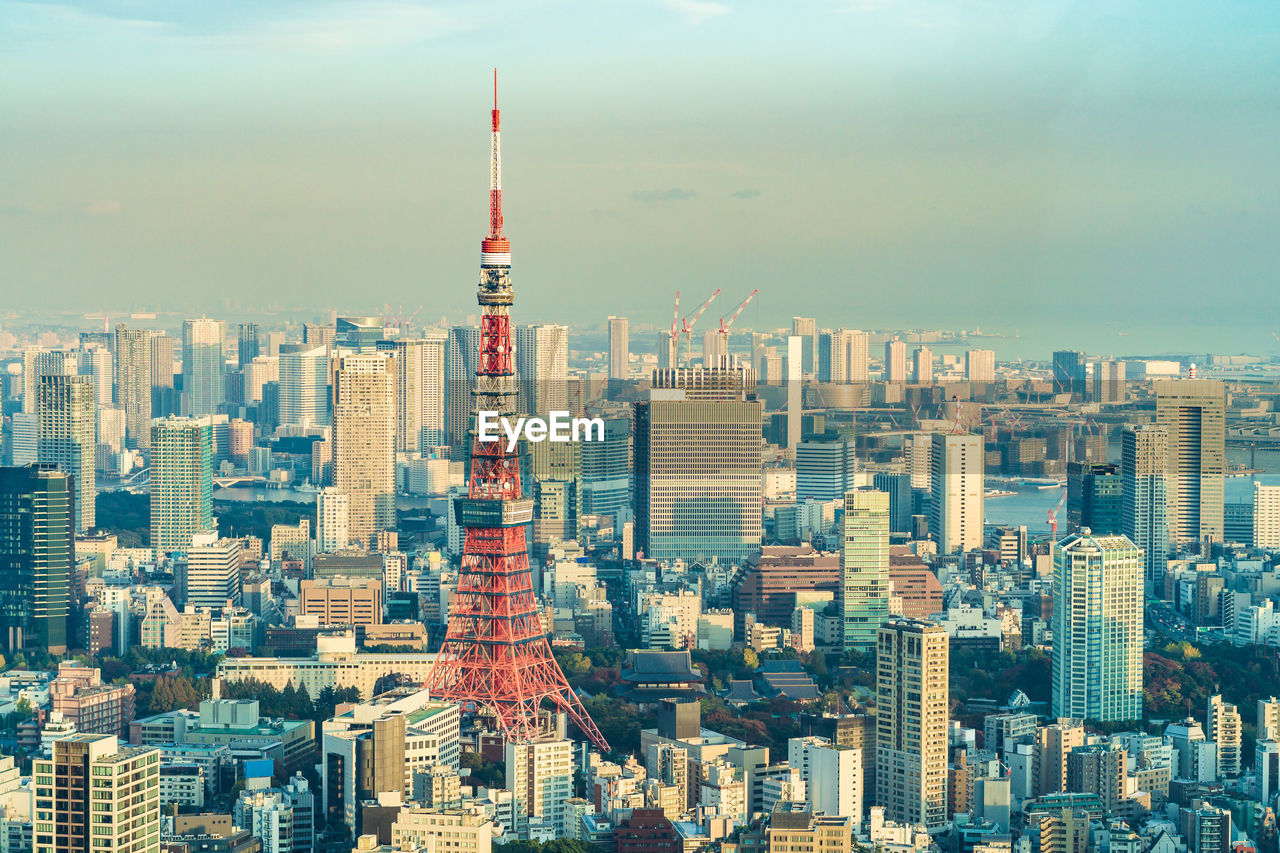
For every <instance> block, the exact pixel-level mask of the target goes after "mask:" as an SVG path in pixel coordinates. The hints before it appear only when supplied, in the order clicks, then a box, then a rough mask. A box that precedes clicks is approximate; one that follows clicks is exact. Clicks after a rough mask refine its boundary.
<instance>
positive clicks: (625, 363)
mask: <svg viewBox="0 0 1280 853" xmlns="http://www.w3.org/2000/svg"><path fill="white" fill-rule="evenodd" d="M630 338H631V321H629V320H628V319H627V318H626V317H614V316H612V315H610V317H609V378H610V379H630V378H631V368H630V362H631V340H630Z"/></svg>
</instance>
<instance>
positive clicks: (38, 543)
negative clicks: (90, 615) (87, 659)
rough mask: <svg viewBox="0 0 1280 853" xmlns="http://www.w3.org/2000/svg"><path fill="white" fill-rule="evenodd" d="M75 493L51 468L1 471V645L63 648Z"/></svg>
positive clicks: (9, 649)
mask: <svg viewBox="0 0 1280 853" xmlns="http://www.w3.org/2000/svg"><path fill="white" fill-rule="evenodd" d="M74 513H75V493H74V491H73V488H72V483H71V478H70V477H68V476H67V474H66V473H65V472H62V471H59V470H57V469H56V468H54V467H52V466H50V465H27V466H24V467H22V468H0V642H2V643H3V644H4V650H5V651H6V652H9V653H12V652H14V651H17V650H19V649H23V648H28V647H31V648H43V649H45V650H47V651H49V652H51V653H53V654H62V653H64V652H66V650H67V615H68V613H69V612H70V606H71V572H72V568H73V564H74V561H75V541H74V540H75V531H74V530H73V529H72V519H73V517H74Z"/></svg>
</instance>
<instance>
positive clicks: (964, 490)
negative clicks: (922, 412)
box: [929, 433, 986, 554]
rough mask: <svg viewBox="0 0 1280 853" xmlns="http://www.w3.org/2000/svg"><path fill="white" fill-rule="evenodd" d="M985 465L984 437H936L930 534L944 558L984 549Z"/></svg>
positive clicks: (932, 475)
mask: <svg viewBox="0 0 1280 853" xmlns="http://www.w3.org/2000/svg"><path fill="white" fill-rule="evenodd" d="M983 461H984V460H983V448H982V436H980V435H944V434H942V433H934V434H933V444H932V448H931V452H930V456H929V469H930V475H929V490H930V500H929V532H930V534H931V535H932V536H933V538H934V541H936V542H937V543H938V553H940V554H954V553H956V552H957V551H968V550H971V549H973V548H981V547H982V523H983V498H984V497H985V495H986V490H985V488H984V484H983Z"/></svg>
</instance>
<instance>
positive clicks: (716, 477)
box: [635, 368, 763, 563]
mask: <svg viewBox="0 0 1280 853" xmlns="http://www.w3.org/2000/svg"><path fill="white" fill-rule="evenodd" d="M750 376H751V374H750V372H749V371H746V370H744V369H742V368H720V369H713V370H705V369H702V368H694V369H684V368H681V369H674V370H669V371H657V372H656V373H655V375H654V388H653V389H652V390H651V391H650V397H649V399H648V400H644V401H641V402H640V403H638V404H637V405H636V408H635V466H636V470H635V476H636V492H635V501H636V507H635V509H636V530H637V534H638V535H637V543H636V545H637V548H639V549H641V550H643V551H644V553H645V556H647V557H656V558H658V559H668V560H669V559H675V558H677V557H678V558H682V559H686V560H688V559H694V558H698V557H704V558H711V557H718V558H719V559H720V560H722V561H726V562H732V563H736V562H738V561H740V560H743V559H745V558H746V557H748V556H750V555H751V554H753V553H755V552H756V551H758V550H759V548H760V537H761V533H762V530H761V517H760V501H761V482H760V454H761V451H762V449H763V447H762V445H763V439H762V437H761V433H760V422H761V421H760V419H761V414H762V410H761V404H760V402H759V401H758V400H756V399H755V394H754V391H752V390H748V389H749V380H750Z"/></svg>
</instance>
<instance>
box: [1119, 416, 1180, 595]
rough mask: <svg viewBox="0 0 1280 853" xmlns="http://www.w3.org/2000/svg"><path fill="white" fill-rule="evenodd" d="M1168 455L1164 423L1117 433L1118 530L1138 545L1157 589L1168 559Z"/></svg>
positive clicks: (1167, 436) (1146, 573)
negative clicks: (1120, 480)
mask: <svg viewBox="0 0 1280 853" xmlns="http://www.w3.org/2000/svg"><path fill="white" fill-rule="evenodd" d="M1168 456H1169V435H1168V433H1167V432H1166V431H1165V429H1164V427H1159V426H1154V425H1143V426H1126V427H1125V428H1124V431H1123V432H1122V433H1121V435H1120V472H1121V474H1120V476H1121V479H1122V480H1123V485H1122V488H1121V492H1120V530H1121V532H1122V533H1123V534H1124V535H1125V536H1127V537H1129V539H1130V541H1132V542H1133V543H1134V544H1135V545H1137V546H1138V547H1139V548H1141V549H1142V552H1143V554H1144V555H1145V557H1144V564H1145V569H1144V574H1145V576H1146V579H1147V582H1148V583H1150V584H1151V585H1153V586H1154V587H1155V589H1156V591H1157V593H1159V592H1160V590H1161V585H1162V584H1163V583H1164V573H1165V569H1166V568H1167V567H1168V562H1169V511H1168V506H1167V501H1168V490H1167V488H1166V480H1165V477H1166V472H1167V469H1168Z"/></svg>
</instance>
